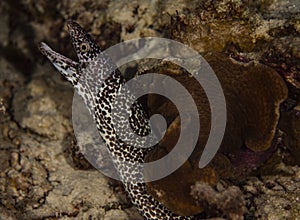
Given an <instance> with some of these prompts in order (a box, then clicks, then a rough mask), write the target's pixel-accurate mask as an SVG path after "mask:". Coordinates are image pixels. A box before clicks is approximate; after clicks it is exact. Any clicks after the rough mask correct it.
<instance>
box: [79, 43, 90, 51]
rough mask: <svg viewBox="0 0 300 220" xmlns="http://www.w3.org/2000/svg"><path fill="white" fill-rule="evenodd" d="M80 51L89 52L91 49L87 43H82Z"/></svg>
mask: <svg viewBox="0 0 300 220" xmlns="http://www.w3.org/2000/svg"><path fill="white" fill-rule="evenodd" d="M79 49H80V51H81V52H82V53H85V52H88V51H89V49H90V47H89V45H88V44H87V43H81V44H80V46H79Z"/></svg>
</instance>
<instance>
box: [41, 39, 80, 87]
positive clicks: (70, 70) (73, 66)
mask: <svg viewBox="0 0 300 220" xmlns="http://www.w3.org/2000/svg"><path fill="white" fill-rule="evenodd" d="M39 49H40V51H41V53H42V54H43V55H44V56H46V57H47V58H48V59H49V60H50V62H51V63H52V64H53V66H54V67H55V68H56V69H57V70H58V71H59V72H60V73H61V74H62V75H63V76H64V77H65V78H66V79H67V80H68V81H69V82H71V84H72V85H74V86H75V85H76V84H77V82H78V79H79V73H78V72H79V71H78V70H79V63H78V62H75V61H73V60H71V59H69V58H67V57H65V56H63V55H61V54H59V53H57V52H55V51H54V50H52V49H51V48H50V47H49V46H48V45H47V44H46V43H44V42H41V43H40V44H39Z"/></svg>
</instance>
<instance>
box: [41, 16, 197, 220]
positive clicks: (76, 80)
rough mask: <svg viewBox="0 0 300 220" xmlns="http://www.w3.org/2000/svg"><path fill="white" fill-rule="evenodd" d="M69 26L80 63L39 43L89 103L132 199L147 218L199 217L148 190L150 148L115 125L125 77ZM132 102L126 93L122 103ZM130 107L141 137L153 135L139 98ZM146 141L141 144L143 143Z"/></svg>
mask: <svg viewBox="0 0 300 220" xmlns="http://www.w3.org/2000/svg"><path fill="white" fill-rule="evenodd" d="M67 27H68V30H69V33H70V36H71V39H72V44H73V47H74V49H75V51H76V54H77V57H78V62H76V61H73V60H71V59H69V58H67V57H65V56H63V55H61V54H59V53H57V52H55V51H53V50H52V49H51V48H50V47H49V46H47V45H46V44H45V43H43V42H42V43H41V44H40V45H39V48H40V51H41V52H42V54H43V55H45V56H46V57H47V58H48V59H49V60H50V61H51V63H52V64H53V65H54V66H55V68H56V69H57V70H58V71H59V72H60V73H61V74H62V75H63V76H64V77H65V78H66V79H67V81H69V82H70V83H71V84H72V85H73V87H74V89H75V91H76V92H77V93H78V94H79V95H80V97H81V98H82V99H83V101H84V103H85V104H86V105H87V107H88V109H89V111H90V114H91V115H92V116H93V119H94V120H95V122H96V125H97V129H98V131H99V133H100V135H101V137H102V139H103V141H104V142H105V144H106V146H107V148H108V150H109V152H110V154H111V157H112V159H113V162H114V165H115V167H116V169H117V171H118V174H119V175H120V179H121V180H122V182H123V184H124V187H125V190H126V191H127V193H128V194H129V197H130V199H131V202H132V203H133V204H134V205H135V206H136V207H137V209H138V211H139V213H140V214H141V215H142V216H143V217H144V218H145V219H164V220H165V219H166V220H168V219H170V220H171V219H196V217H193V216H179V215H177V214H175V213H173V212H172V211H170V210H168V209H167V208H166V207H164V206H163V205H162V204H161V203H160V202H159V201H157V200H155V199H154V198H153V197H152V196H151V195H149V194H148V193H147V191H146V185H145V183H144V181H143V172H142V168H143V167H142V166H141V165H140V164H141V163H143V162H144V158H145V155H146V154H147V152H148V149H145V148H142V147H138V146H133V145H131V144H128V142H125V141H124V140H121V139H120V138H119V136H117V134H116V131H115V129H114V126H113V124H112V117H113V116H114V115H113V114H112V103H113V102H114V99H115V98H116V96H117V94H118V92H119V91H120V89H121V87H122V85H124V83H125V80H124V78H123V76H122V75H121V73H120V71H119V70H118V69H117V68H116V67H115V65H114V64H113V62H112V61H111V59H110V58H109V57H108V56H107V54H105V53H104V52H103V51H102V50H101V49H100V48H99V47H98V46H97V44H96V43H95V42H94V40H92V38H91V37H90V36H89V35H88V34H87V33H86V32H85V31H84V30H83V29H82V28H81V27H80V26H79V25H78V24H77V23H75V22H74V21H68V22H67ZM129 104H130V103H128V102H126V100H125V96H124V98H123V102H122V105H129ZM129 109H130V112H129V115H130V117H129V123H130V124H131V127H132V129H133V130H134V131H135V132H136V133H137V134H139V135H141V136H143V135H147V134H149V132H150V125H149V120H148V119H147V117H146V113H145V112H144V110H143V108H142V107H141V105H140V104H139V103H138V102H137V101H136V102H135V103H134V104H133V105H131V107H130V108H129ZM120 123H122V122H121V121H120ZM124 123H125V122H124ZM143 144H144V143H139V145H140V146H142V145H143ZM125 162H126V163H125Z"/></svg>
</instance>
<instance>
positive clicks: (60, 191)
mask: <svg viewBox="0 0 300 220" xmlns="http://www.w3.org/2000/svg"><path fill="white" fill-rule="evenodd" d="M0 12H1V19H0V30H1V31H0V67H1V68H0V162H1V165H0V219H89V218H92V219H107V220H108V219H124V220H129V219H141V217H140V216H139V215H138V213H137V211H136V210H135V209H134V208H133V207H132V206H131V205H130V203H129V202H128V199H127V198H126V196H125V194H124V192H123V191H122V189H120V188H119V187H116V186H114V187H111V186H110V185H109V184H108V180H107V179H106V178H105V177H104V176H102V175H101V174H100V173H99V172H96V171H95V170H91V169H89V170H80V169H79V168H78V167H77V166H75V163H74V161H73V160H72V159H71V153H70V147H71V146H74V144H73V142H74V136H73V132H72V125H71V115H70V114H71V101H72V90H71V87H70V86H69V85H68V84H67V83H66V82H65V81H64V80H63V79H61V77H60V76H59V74H58V73H57V72H56V71H55V70H54V69H53V68H52V67H51V66H50V64H49V63H47V62H46V61H45V59H44V58H43V57H42V55H41V54H40V53H39V51H38V50H37V43H38V42H40V41H42V40H43V41H46V42H47V43H49V44H50V45H51V46H52V47H53V48H55V49H57V50H58V51H62V52H63V53H64V54H66V55H68V56H70V57H73V58H74V52H72V46H71V43H70V42H69V36H68V35H67V32H66V31H65V20H66V19H74V20H77V21H78V22H79V23H80V24H81V25H83V26H84V27H85V29H87V30H88V31H90V32H91V33H92V34H93V35H94V36H95V37H96V39H97V41H98V43H99V45H101V46H102V47H103V48H107V47H109V46H111V45H113V44H115V43H118V42H119V41H122V40H126V39H132V38H134V37H143V36H161V37H162V36H166V37H172V38H174V39H177V40H180V41H182V42H183V43H186V44H187V45H189V46H191V47H193V48H196V49H198V50H199V51H201V52H207V51H211V50H215V51H219V52H220V51H222V52H226V53H227V54H230V55H231V56H233V57H234V58H236V59H238V60H240V61H244V60H247V61H248V60H255V61H259V62H262V63H264V64H266V65H268V66H271V67H273V68H274V69H276V70H277V71H278V72H279V73H280V74H281V76H282V77H283V78H284V79H286V81H287V82H288V86H289V91H290V93H289V100H288V102H287V103H286V106H285V107H286V110H287V111H288V113H287V114H288V118H289V120H290V118H294V117H295V115H294V114H293V112H294V113H295V112H297V109H295V108H296V107H295V106H297V105H299V101H300V89H299V88H300V86H299V84H300V83H299V79H300V77H299V69H300V67H299V65H300V64H299V63H300V62H299V61H300V53H299V48H300V46H299V44H300V40H299V39H300V24H299V14H300V6H299V2H298V1H297V0H284V1H275V0H274V1H273V0H259V1H253V2H252V3H247V4H246V3H244V2H243V1H241V0H218V1H185V0H182V1H181V0H179V1H171V0H170V1H155V2H154V3H153V1H118V0H117V1H109V0H105V1H101V3H100V2H99V1H90V0H76V1H56V0H55V1H44V0H42V1H33V0H21V1H1V2H0ZM189 24H192V25H191V26H192V28H191V26H189ZM298 124H299V123H298ZM294 125H295V126H296V127H295V130H292V131H290V130H289V129H290V128H288V129H284V128H282V130H283V132H284V134H283V135H284V137H286V138H284V140H285V142H283V144H282V147H281V148H280V150H279V151H278V152H277V153H276V155H274V157H273V158H272V160H271V161H270V163H269V164H267V165H266V168H265V169H262V170H260V172H259V173H260V174H259V175H258V174H255V175H254V174H253V175H252V176H251V175H249V177H248V178H247V180H246V181H243V182H241V183H239V185H238V187H239V188H240V190H241V191H242V193H243V196H244V198H245V201H246V205H245V207H246V208H247V211H246V212H245V214H244V217H245V218H246V219H272V220H273V219H297V217H299V215H300V214H299V210H300V207H299V199H300V192H299V189H300V186H299V183H300V177H299V167H298V166H297V165H295V164H296V163H295V159H294V158H293V156H295V153H292V154H291V152H290V150H287V149H289V148H288V147H289V146H288V145H289V144H290V145H291V146H293V148H291V149H294V151H293V152H296V155H299V154H297V152H298V150H297V147H299V145H298V144H294V143H298V142H294V141H293V140H299V132H297V128H298V127H297V122H296V121H295V123H294ZM285 128H286V127H285ZM282 157H284V159H285V160H284V162H283V160H282ZM298 158H299V157H298ZM291 161H292V163H291ZM286 163H289V164H292V165H293V166H290V165H286ZM86 166H87V165H84V167H86ZM224 175H226V174H224ZM218 187H219V188H221V189H218ZM216 188H217V189H214V191H212V192H213V193H212V194H214V193H216V191H217V192H221V191H222V186H218V185H217V186H216ZM210 201H211V200H210ZM218 207H219V208H221V209H222V206H218ZM218 214H219V215H220V216H218V217H221V216H222V217H228V216H223V215H224V214H225V215H226V214H228V212H224V210H220V212H219V213H218Z"/></svg>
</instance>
